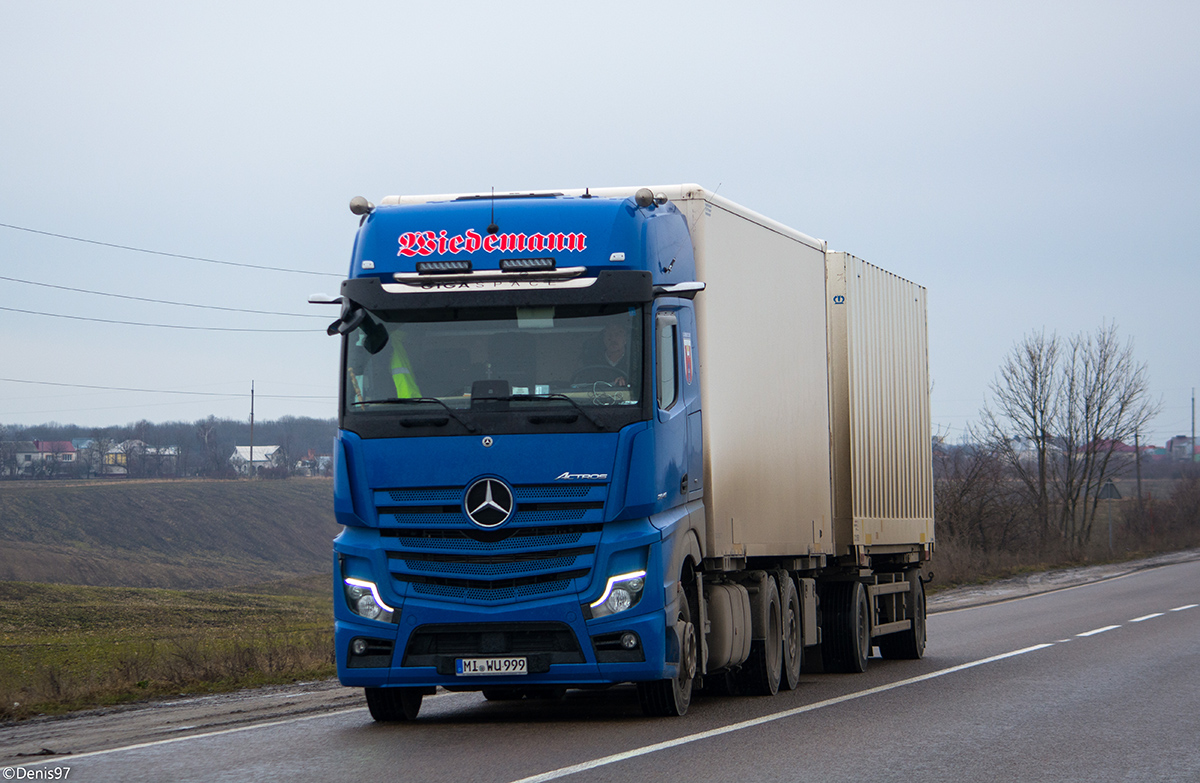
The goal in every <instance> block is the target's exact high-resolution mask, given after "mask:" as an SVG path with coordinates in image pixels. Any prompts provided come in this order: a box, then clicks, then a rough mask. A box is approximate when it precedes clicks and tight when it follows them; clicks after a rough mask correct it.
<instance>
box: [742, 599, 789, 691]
mask: <svg viewBox="0 0 1200 783" xmlns="http://www.w3.org/2000/svg"><path fill="white" fill-rule="evenodd" d="M766 584H767V593H766V601H767V607H766V608H767V613H766V625H765V627H764V628H763V636H764V637H765V638H763V639H755V640H753V641H751V642H750V657H749V658H747V659H746V663H745V665H744V666H742V668H741V669H739V670H738V671H737V672H736V673H735V674H734V675H733V677H734V680H735V682H736V686H735V689H736V691H737V692H738V693H745V694H748V695H751V696H774V695H775V694H776V693H778V692H779V680H780V678H781V677H782V676H783V619H782V614H783V613H782V611H781V610H780V606H779V588H778V587H777V586H776V584H775V577H773V576H768V577H767V579H766Z"/></svg>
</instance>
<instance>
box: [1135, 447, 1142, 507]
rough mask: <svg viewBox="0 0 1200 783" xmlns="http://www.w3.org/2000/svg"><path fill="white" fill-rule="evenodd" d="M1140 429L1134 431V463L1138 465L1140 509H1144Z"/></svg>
mask: <svg viewBox="0 0 1200 783" xmlns="http://www.w3.org/2000/svg"><path fill="white" fill-rule="evenodd" d="M1138 435H1139V433H1138V431H1137V430H1134V432H1133V464H1134V465H1135V466H1136V467H1137V487H1138V489H1137V493H1138V511H1139V512H1140V511H1141V510H1142V444H1141V443H1139V442H1138Z"/></svg>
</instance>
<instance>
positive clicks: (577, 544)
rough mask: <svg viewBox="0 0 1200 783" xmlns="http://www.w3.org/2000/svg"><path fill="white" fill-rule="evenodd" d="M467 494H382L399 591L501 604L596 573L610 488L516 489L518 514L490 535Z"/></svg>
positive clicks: (383, 525)
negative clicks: (471, 515)
mask: <svg viewBox="0 0 1200 783" xmlns="http://www.w3.org/2000/svg"><path fill="white" fill-rule="evenodd" d="M465 491H466V488H465V487H417V488H402V489H387V490H379V491H377V492H375V496H374V500H375V505H376V509H377V510H378V512H379V521H380V531H379V532H380V535H381V537H382V538H383V541H384V546H385V548H386V549H387V556H388V563H389V567H390V569H391V572H392V577H393V578H394V579H395V580H396V583H397V584H396V586H397V588H398V589H400V590H401V591H403V590H404V589H408V590H410V591H412V592H414V593H416V594H418V595H426V596H436V597H442V598H451V599H455V600H459V601H465V602H476V603H486V604H496V603H503V602H516V601H521V600H529V599H532V598H537V597H541V596H548V595H554V594H557V593H566V592H570V591H572V590H573V589H579V588H581V587H582V586H583V584H585V583H586V582H585V581H581V582H578V584H577V583H576V582H577V580H587V579H588V578H589V576H590V574H591V570H592V568H593V567H594V565H595V552H596V546H597V545H598V544H599V542H600V532H601V528H602V523H603V520H604V504H605V501H606V500H607V496H608V486H607V485H606V484H569V485H516V486H513V497H514V500H515V503H516V508H515V509H514V511H513V515H512V518H511V519H510V520H509V521H508V522H507V523H506V524H504V525H503V526H502V527H499V528H496V529H488V530H483V529H481V528H478V527H476V526H475V525H474V524H472V523H471V521H470V520H469V519H468V518H467V516H466V514H465V513H464V512H463V508H462V502H463V495H464V493H465Z"/></svg>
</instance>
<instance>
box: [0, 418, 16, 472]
mask: <svg viewBox="0 0 1200 783" xmlns="http://www.w3.org/2000/svg"><path fill="white" fill-rule="evenodd" d="M18 472H19V469H18V467H17V444H16V441H15V440H12V431H11V430H10V429H9V428H8V427H7V426H6V425H3V424H0V476H3V477H4V478H13V479H15V478H16V477H17V475H18Z"/></svg>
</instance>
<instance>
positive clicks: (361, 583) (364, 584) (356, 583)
mask: <svg viewBox="0 0 1200 783" xmlns="http://www.w3.org/2000/svg"><path fill="white" fill-rule="evenodd" d="M343 581H345V583H346V584H348V585H350V586H351V587H361V588H362V589H364V590H370V591H371V596H372V597H373V598H374V599H375V603H377V604H379V608H380V609H382V610H383V611H385V612H392V613H395V611H396V610H395V609H393V608H392V607H390V606H388V605H387V604H385V603H384V602H383V599H382V598H380V597H379V588H378V587H376V586H375V583H374V582H368V581H367V580H365V579H355V578H353V577H346V579H345V580H343Z"/></svg>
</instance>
